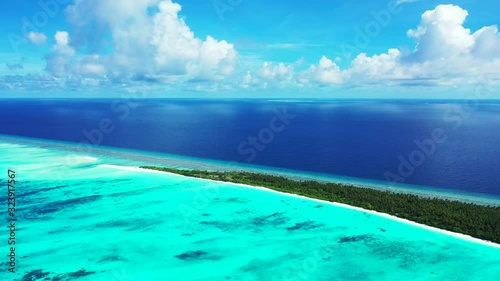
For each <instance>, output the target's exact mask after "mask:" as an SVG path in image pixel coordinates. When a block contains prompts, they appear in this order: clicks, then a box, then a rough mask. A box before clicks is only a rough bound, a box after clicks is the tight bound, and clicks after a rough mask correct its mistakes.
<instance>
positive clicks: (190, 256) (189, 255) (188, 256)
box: [175, 251, 208, 260]
mask: <svg viewBox="0 0 500 281" xmlns="http://www.w3.org/2000/svg"><path fill="white" fill-rule="evenodd" d="M207 255H208V253H207V252H204V251H189V252H185V253H183V254H180V255H176V256H175V257H176V258H178V259H180V260H196V259H203V258H206V256H207Z"/></svg>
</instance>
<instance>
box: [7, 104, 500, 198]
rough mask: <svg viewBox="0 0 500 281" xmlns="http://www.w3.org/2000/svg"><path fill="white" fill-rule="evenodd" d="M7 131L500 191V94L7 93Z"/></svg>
mask: <svg viewBox="0 0 500 281" xmlns="http://www.w3.org/2000/svg"><path fill="white" fill-rule="evenodd" d="M0 134H6V135H14V136H24V137H33V138H42V139H50V140H59V141H69V142H80V143H81V144H82V146H81V147H82V149H83V148H85V147H88V146H89V145H105V146H111V147H120V148H127V149H136V150H144V151H154V152H163V153H169V154H177V155H184V156H192V157H199V158H207V159H216V160H223V161H236V162H241V163H247V164H254V165H260V166H270V167H277V168H284V169H290V170H297V171H304V172H315V173H322V174H329V175H336V176H346V177H354V178H360V179H366V180H378V181H383V182H386V183H387V184H388V185H396V184H397V183H405V184H411V185H419V186H426V187H436V188H440V189H443V190H447V191H449V192H462V193H463V192H465V193H475V194H481V195H484V196H500V145H499V144H500V103H497V102H481V103H478V104H476V103H472V102H469V103H467V104H466V103H462V102H450V101H393V100H383V101H349V100H347V101H346V100H344V101H305V100H295V101H283V100H277V101H269V100H223V101H221V100H215V101H214V100H157V99H155V100H143V101H137V100H111V99H102V100H2V102H1V103H0Z"/></svg>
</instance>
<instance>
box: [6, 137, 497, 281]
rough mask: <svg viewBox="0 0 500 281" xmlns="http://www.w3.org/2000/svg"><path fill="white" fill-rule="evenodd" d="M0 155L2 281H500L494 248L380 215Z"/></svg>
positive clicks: (102, 165) (44, 154) (57, 160)
mask: <svg viewBox="0 0 500 281" xmlns="http://www.w3.org/2000/svg"><path fill="white" fill-rule="evenodd" d="M0 155H2V157H1V160H0V169H1V171H5V172H2V173H3V174H4V176H3V177H2V178H1V179H0V181H1V183H2V186H6V180H7V176H6V173H7V172H6V171H7V169H9V168H10V169H14V170H15V171H16V173H17V178H18V180H19V182H18V184H17V203H18V210H17V215H18V223H17V226H18V230H17V237H16V238H17V244H16V246H17V247H16V250H17V252H16V254H17V257H18V260H17V261H18V263H17V273H16V275H15V278H12V277H13V276H14V275H13V274H12V275H10V273H5V272H6V265H5V264H4V263H2V265H1V274H2V278H0V279H1V280H12V279H16V280H22V278H23V277H25V278H26V275H27V274H32V275H35V276H38V277H41V279H40V280H58V279H57V277H61V278H62V279H61V280H66V279H67V280H74V279H76V280H83V281H85V280H107V281H108V280H280V281H281V280H283V281H284V280H496V278H497V277H498V276H499V274H500V248H499V247H493V246H488V245H484V244H481V243H477V242H473V241H469V240H464V239H461V238H457V237H453V236H450V235H447V234H443V233H440V232H436V231H432V230H429V229H426V228H422V227H418V226H414V225H410V224H406V223H402V222H399V221H396V220H392V219H389V218H385V217H381V216H378V215H373V214H369V213H365V212H361V211H356V210H351V209H347V208H343V207H338V206H333V205H329V204H327V203H318V202H316V201H312V200H308V199H303V198H297V197H292V196H287V195H283V194H279V193H275V192H269V191H264V190H258V189H252V188H247V187H243V186H239V185H233V184H227V183H216V182H209V181H204V180H199V179H191V178H186V177H182V176H177V175H170V174H165V173H157V172H150V171H141V170H136V171H134V170H127V169H125V168H124V167H127V166H133V165H136V164H137V163H138V160H137V159H134V160H130V159H125V158H123V159H120V158H119V157H111V156H110V154H106V155H105V154H103V155H102V156H101V157H99V156H96V154H93V155H92V157H86V156H85V155H79V154H77V153H71V152H68V151H65V150H59V149H57V148H55V147H53V146H50V145H47V146H44V147H41V146H40V145H38V146H35V145H26V144H23V145H20V144H13V143H7V142H5V141H0ZM68 157H71V158H68ZM67 159H71V161H67ZM109 164H112V165H114V166H111V165H109ZM116 165H118V167H117V166H116ZM4 194H5V193H4ZM2 196H3V197H1V201H2V204H3V205H4V206H6V198H5V195H2ZM2 233H3V232H2ZM2 248H3V249H5V251H6V250H7V246H6V245H4V247H2ZM36 270H39V271H36ZM82 270H83V271H82ZM5 274H7V275H5ZM3 275H5V276H6V278H7V279H5V278H4V277H3ZM42 276H43V277H42ZM44 278H49V279H44ZM65 278H66V279H65ZM25 280H38V279H25Z"/></svg>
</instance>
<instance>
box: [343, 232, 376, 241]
mask: <svg viewBox="0 0 500 281" xmlns="http://www.w3.org/2000/svg"><path fill="white" fill-rule="evenodd" d="M372 240H373V237H372V236H371V235H370V234H364V235H355V236H346V237H342V238H340V239H339V241H338V243H351V242H359V241H363V242H370V241H372Z"/></svg>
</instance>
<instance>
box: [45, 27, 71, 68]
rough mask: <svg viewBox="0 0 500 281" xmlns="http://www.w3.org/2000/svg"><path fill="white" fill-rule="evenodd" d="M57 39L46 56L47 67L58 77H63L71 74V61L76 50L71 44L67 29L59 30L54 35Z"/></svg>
mask: <svg viewBox="0 0 500 281" xmlns="http://www.w3.org/2000/svg"><path fill="white" fill-rule="evenodd" d="M54 38H55V40H56V43H55V45H54V46H53V47H52V49H51V51H50V53H49V54H48V55H47V56H46V57H45V59H46V67H45V69H46V70H47V71H48V72H49V73H51V74H52V75H54V76H56V77H63V76H66V75H67V74H69V70H70V68H71V66H70V62H71V59H72V57H73V56H74V55H75V50H74V49H73V48H72V47H71V46H70V45H69V42H70V38H69V34H68V32H66V31H57V32H56V34H55V35H54Z"/></svg>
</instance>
